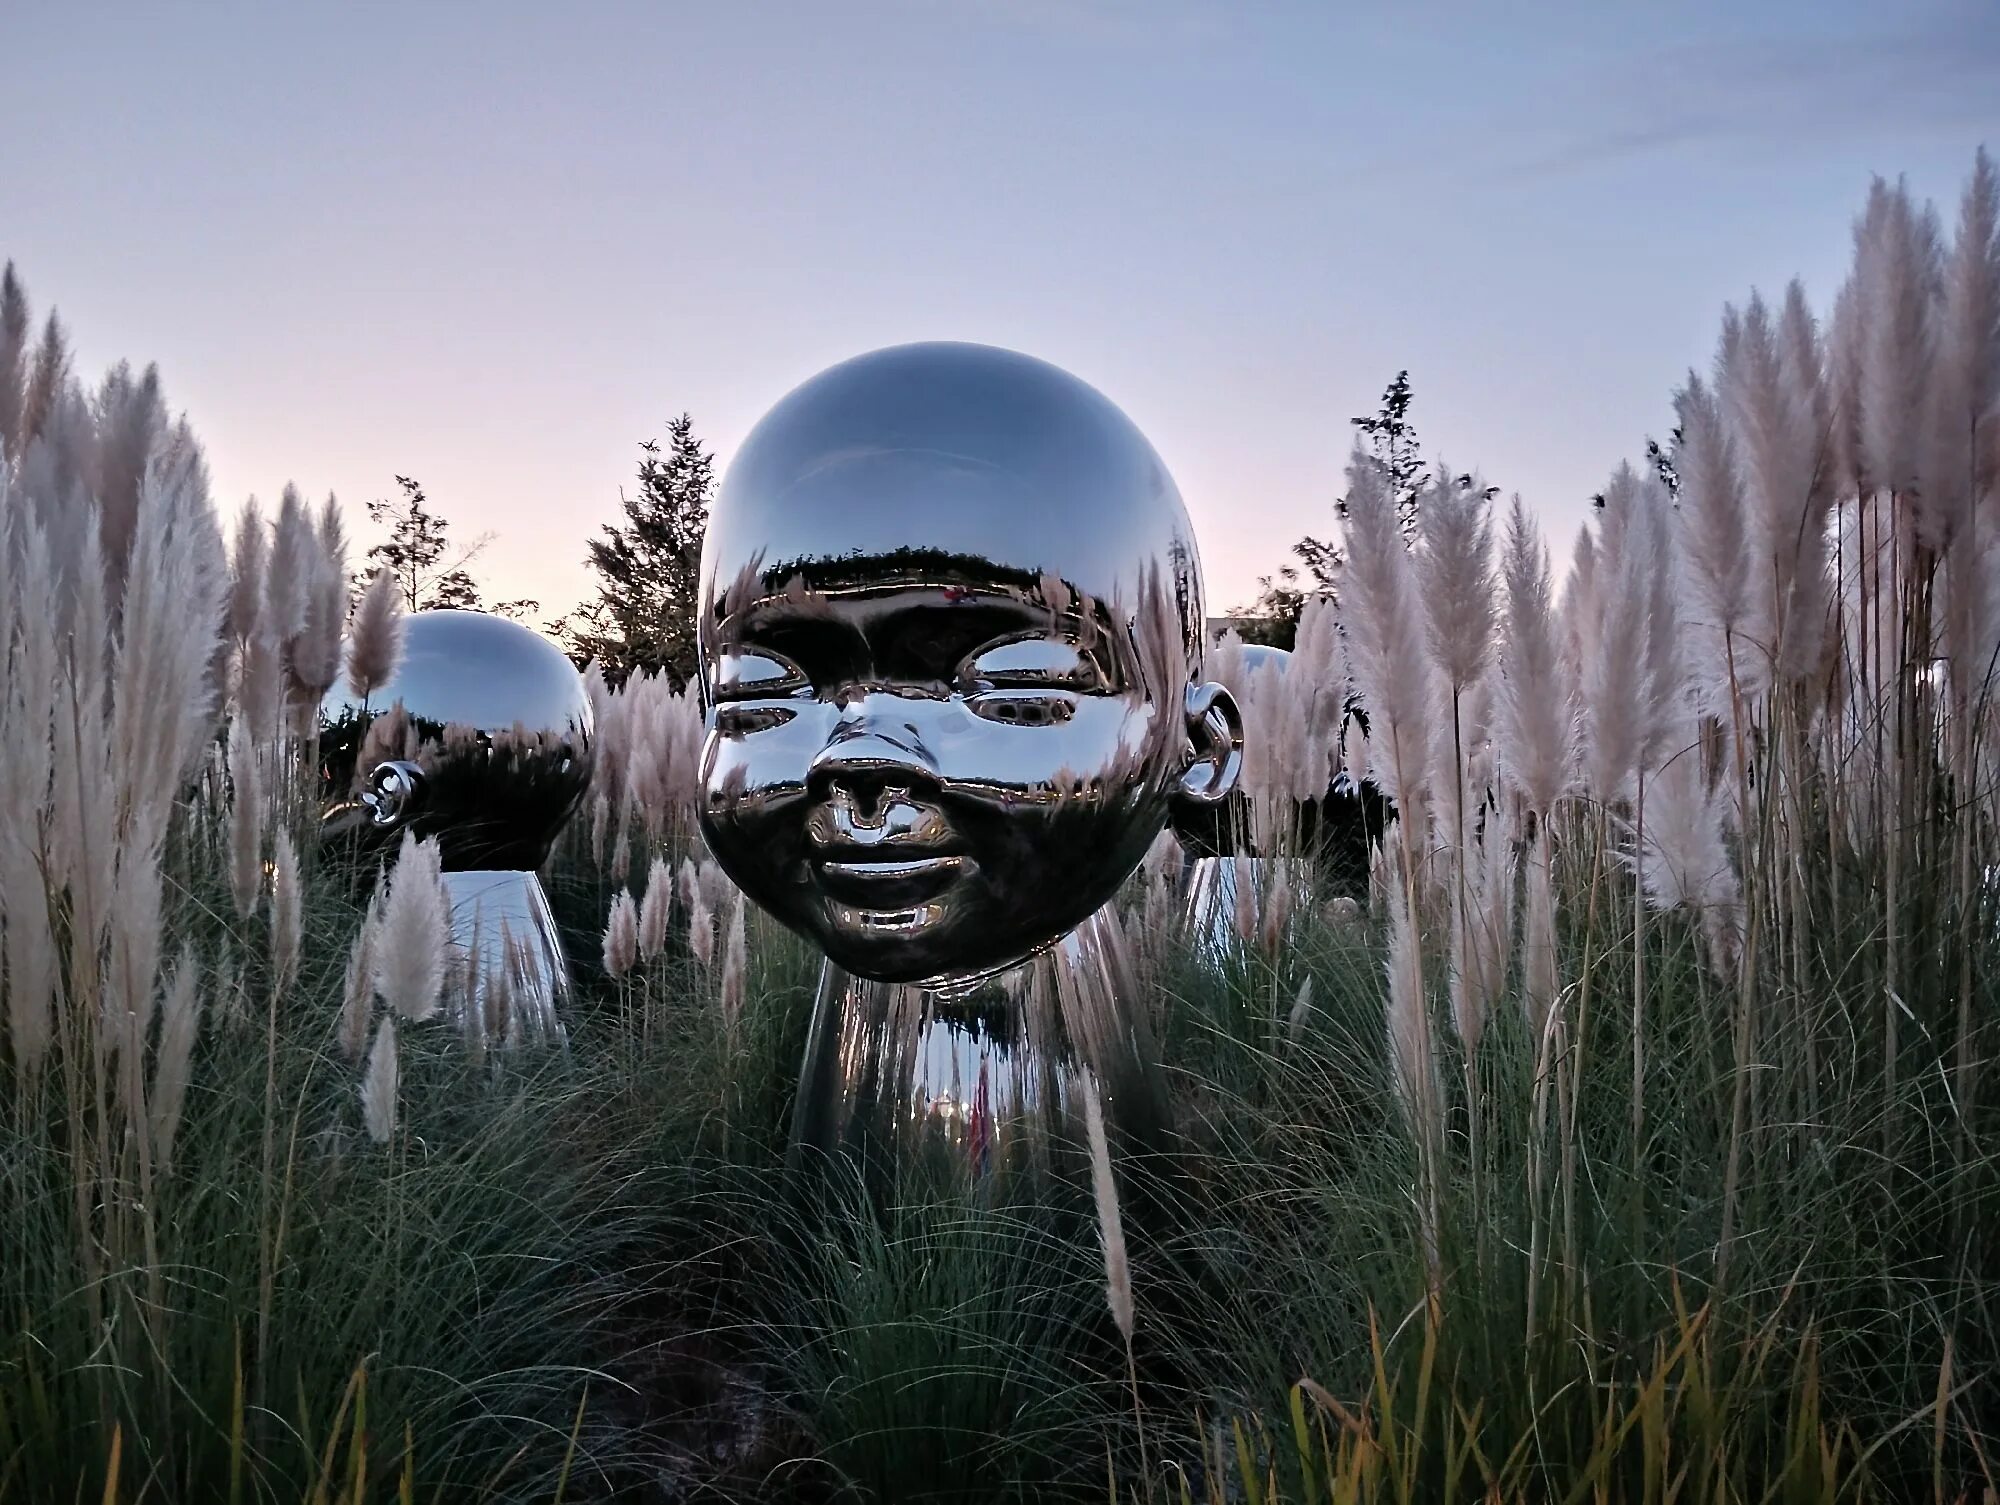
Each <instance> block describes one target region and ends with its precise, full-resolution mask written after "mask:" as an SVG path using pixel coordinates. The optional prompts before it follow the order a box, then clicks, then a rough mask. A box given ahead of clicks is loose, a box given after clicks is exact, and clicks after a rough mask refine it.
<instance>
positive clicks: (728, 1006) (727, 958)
mask: <svg viewBox="0 0 2000 1505" xmlns="http://www.w3.org/2000/svg"><path fill="white" fill-rule="evenodd" d="M749 973H750V949H749V940H748V936H747V934H746V929H745V922H744V913H743V897H742V895H740V894H739V895H737V898H736V902H735V903H734V904H732V905H730V907H729V935H728V937H727V938H726V939H725V940H724V941H723V945H722V1017H723V1019H724V1021H725V1022H726V1023H727V1024H728V1026H729V1030H730V1033H731V1034H734V1033H735V1031H736V1025H737V1021H738V1020H740V1019H741V1018H742V1017H743V999H744V996H745V994H746V992H747V991H748V988H749Z"/></svg>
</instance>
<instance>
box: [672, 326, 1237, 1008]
mask: <svg viewBox="0 0 2000 1505" xmlns="http://www.w3.org/2000/svg"><path fill="white" fill-rule="evenodd" d="M1202 610H1203V608H1202V591H1201V570H1200V563H1199V560H1198V557H1197V555H1196V552H1195V547H1194V538H1193V533H1192V531H1191V529H1190V528H1189V526H1188V518H1187V510H1186V508H1185V507H1184V506H1183V505H1182V502H1181V498H1180V493H1179V492H1178V491H1177V490H1176V489H1175V487H1174V483H1173V479H1172V478H1171V477H1170V476H1169V475H1168V474H1167V469H1166V466H1165V465H1164V464H1163V463H1162V462H1161V460H1160V457H1159V455H1158V454H1157V453H1155V452H1154V450H1153V447H1152V446H1151V445H1150V444H1149V443H1147V442H1146V439H1145V436H1144V435H1142V434H1141V433H1140V432H1139V431H1138V429H1137V428H1136V427H1135V426H1134V425H1133V424H1132V422H1131V420H1130V419H1128V418H1127V417H1126V416H1125V415H1124V414H1123V413H1122V412H1120V411H1119V410H1118V409H1117V408H1116V407H1115V406H1113V405H1112V403H1111V402H1110V401H1109V400H1108V399H1106V398H1105V397H1104V396H1103V395H1102V394H1100V393H1099V392H1097V391H1096V390H1095V389H1093V388H1091V387H1089V386H1087V385H1085V384H1084V383H1083V382H1080V381H1078V380H1077V379H1076V378H1075V377H1073V376H1070V375H1069V374H1068V373H1066V372H1064V371H1061V370H1058V369H1057V368H1056V367H1054V366H1051V365H1049V364H1047V363H1046V362H1043V361H1038V360H1034V359H1032V358H1030V357H1028V356H1024V355H1017V354H1014V353H1013V352H1011V351H1005V350H996V349H992V348H990V347H987V346H980V345H958V344H925V345H906V346H899V347H896V348H894V349H890V350H882V351H877V352H875V353H874V354H872V355H864V356H861V357H859V358H857V359H855V360H851V361H847V362H844V363H843V364H841V365H838V366H835V367H833V368H832V369H831V370H828V371H826V372H823V373H821V374H820V375H819V376H816V377H814V378H813V379H812V380H811V381H808V382H806V383H805V384H804V385H803V386H801V387H799V388H797V389H796V390H795V391H793V392H792V393H791V394H790V395H789V396H787V397H785V398H784V399H783V400H782V401H780V402H779V403H778V405H777V406H776V407H774V408H773V409H772V410H771V411H770V413H769V414H767V415H766V416H765V417H764V419H763V420H762V421H761V422H760V423H758V425H757V426H756V427H755V428H754V429H753V430H752V431H751V433H750V435H749V437H748V438H747V439H745V441H744V444H743V447H742V449H741V451H739V453H738V454H737V456H736V458H735V460H734V461H733V462H732V464H731V465H730V468H729V472H728V475H727V477H726V478H725V480H724V482H723V486H722V490H721V494H720V495H719V497H718V498H717V502H716V506H715V508H714V510H713V512H712V514H711V516H710V519H709V531H708V537H707V540H706V543H705V546H704V548H703V551H702V600H701V620H700V639H701V660H702V690H703V696H704V701H705V704H706V705H707V706H708V708H709V739H708V748H707V753H706V756H705V762H704V770H705V776H706V803H705V809H704V813H703V824H704V828H705V830H706V831H707V833H708V837H709V843H710V845H711V847H712V848H713V849H714V851H715V854H716V856H717V858H718V859H719V860H720V861H721V862H722V864H723V866H724V867H725V868H726V869H728V870H729V872H730V874H731V876H732V877H734V878H735V879H736V881H737V882H738V883H739V884H740V885H741V886H742V887H743V888H744V889H745V890H746V891H747V892H748V893H749V894H750V895H751V896H752V897H753V898H755V899H757V900H758V901H759V902H760V903H763V904H764V905H765V906H766V907H767V908H770V909H772V910H773V911H775V912H776V913H777V914H778V915H779V916H780V917H781V918H784V919H785V920H787V921H788V922H789V923H791V924H793V925H795V926H796V927H797V928H799V929H801V930H803V931H805V932H806V933H808V934H810V935H812V936H813V937H814V938H815V939H817V940H819V941H820V942H821V944H822V945H824V946H825V948H826V950H827V952H828V954H829V955H830V956H831V957H832V958H833V960H834V961H836V962H837V963H839V964H840V965H842V966H844V967H846V968H847V969H848V970H850V971H853V972H856V973H859V974H861V975H864V976H872V977H880V978H885V979H888V980H895V981H902V980H914V979H919V978H931V977H938V976H944V975H949V974H953V973H966V972H976V971H983V970H988V969H991V968H994V967H998V966H1003V965H1006V964H1008V963H1011V962H1013V961H1016V960H1018V959H1020V958H1021V957H1022V956H1024V955H1027V954H1029V953H1030V952H1032V951H1034V950H1036V949H1038V948H1039V947H1042V946H1045V945H1047V944H1048V943H1050V942H1051V941H1053V940H1055V939H1056V938H1057V937H1058V936H1060V935H1061V934H1063V933H1064V932H1066V931H1067V930H1069V929H1071V928H1073V927H1074V926H1075V925H1076V924H1077V923H1079V922H1080V921H1081V920H1082V919H1083V917H1084V916H1085V915H1087V914H1089V913H1090V912H1091V911H1092V910H1094V909H1095V908H1097V907H1098V906H1099V905H1100V904H1102V903H1103V902H1104V901H1105V900H1106V899H1108V898H1109V897H1110V895H1111V894H1112V892H1113V891H1114V890H1115V889H1116V887H1117V885H1118V884H1119V882H1121V881H1122V880H1123V879H1124V878H1125V876H1126V875H1127V874H1129V873H1130V871H1131V870H1132V868H1133V867H1134V866H1135V865H1136V864H1137V862H1138V860H1139V858H1140V856H1141V855H1142V854H1143V853H1144V851H1145V849H1146V847H1147V845H1148V844H1150V842H1151V841H1152V839H1153V837H1154V836H1156V835H1157V834H1158V833H1159V830H1160V828H1161V826H1162V825H1163V824H1164V822H1165V821H1166V819H1167V813H1168V808H1169V805H1170V803H1171V802H1172V801H1173V800H1174V799H1176V798H1177V797H1178V798H1185V799H1190V800H1208V799H1217V798H1220V797H1221V796H1222V795H1223V794H1224V793H1225V792H1226V789H1227V786H1228V784H1229V783H1230V782H1231V781H1232V780H1233V778H1234V770H1235V762H1234V753H1233V742H1232V735H1233V734H1232V732H1231V728H1232V726H1233V716H1234V711H1233V707H1231V706H1230V705H1229V704H1228V701H1227V697H1226V696H1220V697H1218V696H1216V695H1213V694H1210V693H1208V692H1207V691H1199V690H1197V689H1196V682H1197V681H1198V679H1199V671H1200V666H1201V649H1202V627H1203V616H1202Z"/></svg>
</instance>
